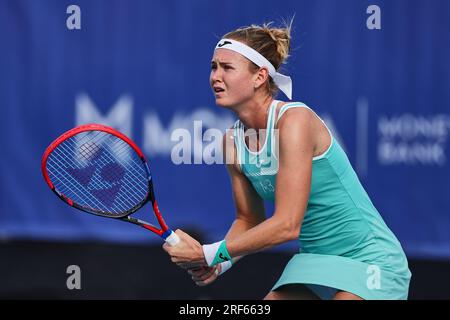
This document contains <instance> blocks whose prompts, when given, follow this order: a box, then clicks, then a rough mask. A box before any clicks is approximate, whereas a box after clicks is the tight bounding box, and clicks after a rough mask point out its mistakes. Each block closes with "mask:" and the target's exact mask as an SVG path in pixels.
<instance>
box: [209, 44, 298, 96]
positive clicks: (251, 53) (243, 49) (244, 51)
mask: <svg viewBox="0 0 450 320" xmlns="http://www.w3.org/2000/svg"><path fill="white" fill-rule="evenodd" d="M216 49H227V50H232V51H235V52H237V53H240V54H241V55H243V56H244V57H246V58H247V59H249V60H250V61H251V62H253V63H254V64H256V65H257V66H258V67H260V68H262V67H266V68H267V69H268V70H269V75H270V76H271V77H272V79H273V81H274V82H275V84H276V85H277V86H278V88H279V89H280V90H281V91H283V93H284V94H285V95H286V96H287V97H288V98H289V100H292V80H291V77H289V76H285V75H283V74H281V73H278V72H277V71H276V70H275V67H274V66H273V65H272V64H271V63H270V61H269V60H267V59H266V58H264V56H263V55H262V54H260V53H259V52H258V51H256V50H255V49H253V48H250V47H249V46H247V45H245V44H243V43H242V42H239V41H236V40H233V39H221V40H220V41H219V42H218V43H217V45H216Z"/></svg>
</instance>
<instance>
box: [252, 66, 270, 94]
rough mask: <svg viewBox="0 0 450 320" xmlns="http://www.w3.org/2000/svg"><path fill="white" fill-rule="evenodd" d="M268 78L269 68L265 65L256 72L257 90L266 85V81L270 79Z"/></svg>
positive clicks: (255, 84)
mask: <svg viewBox="0 0 450 320" xmlns="http://www.w3.org/2000/svg"><path fill="white" fill-rule="evenodd" d="M268 78H269V70H267V68H265V67H263V68H259V70H258V71H257V72H256V73H255V77H254V79H255V80H254V87H255V90H256V89H258V88H259V87H261V86H262V85H264V83H265V82H266V81H267V80H268Z"/></svg>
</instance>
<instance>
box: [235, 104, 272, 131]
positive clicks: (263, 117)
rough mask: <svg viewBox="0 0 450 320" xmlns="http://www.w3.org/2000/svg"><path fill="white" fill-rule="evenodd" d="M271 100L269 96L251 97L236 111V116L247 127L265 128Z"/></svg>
mask: <svg viewBox="0 0 450 320" xmlns="http://www.w3.org/2000/svg"><path fill="white" fill-rule="evenodd" d="M272 101H273V97H271V96H265V97H261V98H259V99H258V98H255V99H252V100H251V101H249V102H247V103H246V104H245V105H243V106H241V108H239V110H238V111H236V113H237V116H238V118H239V120H241V122H242V123H243V124H244V126H245V127H246V128H247V129H250V128H251V129H255V130H259V129H266V126H267V119H268V116H269V108H270V105H271V104H272Z"/></svg>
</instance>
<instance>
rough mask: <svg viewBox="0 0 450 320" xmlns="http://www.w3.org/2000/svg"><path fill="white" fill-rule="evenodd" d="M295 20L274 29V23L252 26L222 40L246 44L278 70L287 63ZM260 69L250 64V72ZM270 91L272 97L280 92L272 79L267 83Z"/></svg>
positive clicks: (236, 31)
mask: <svg viewBox="0 0 450 320" xmlns="http://www.w3.org/2000/svg"><path fill="white" fill-rule="evenodd" d="M293 21H294V19H293V18H292V19H291V21H290V22H289V23H287V22H283V24H284V26H283V27H278V28H277V27H272V23H273V22H268V23H264V24H263V25H262V26H259V25H255V24H252V25H250V26H247V27H241V28H238V29H236V30H234V31H231V32H228V33H227V34H225V35H224V36H223V37H222V39H224V38H228V39H233V40H236V41H239V42H242V43H245V44H246V45H248V46H249V47H251V48H253V49H255V50H256V51H258V52H259V53H260V54H262V55H263V56H264V57H265V58H266V59H267V60H269V61H270V63H272V65H273V66H274V67H275V69H276V70H278V69H279V68H280V67H281V65H282V64H285V63H286V60H287V58H288V57H289V51H290V46H291V28H292V23H293ZM258 69H259V67H258V66H257V65H256V64H254V63H253V62H251V63H250V71H251V72H256V70H258ZM267 86H268V88H267V89H268V91H269V92H270V94H271V95H272V96H275V95H276V93H277V92H278V87H277V86H276V84H275V83H274V81H273V79H272V78H269V81H268V82H267Z"/></svg>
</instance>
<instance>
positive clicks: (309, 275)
mask: <svg viewBox="0 0 450 320" xmlns="http://www.w3.org/2000/svg"><path fill="white" fill-rule="evenodd" d="M397 261H402V259H400V260H397ZM390 269H391V268H390V266H389V265H386V266H383V265H380V264H370V263H365V262H360V261H357V260H354V259H351V258H347V257H342V256H333V255H325V254H311V253H299V254H296V255H294V257H293V258H292V259H291V260H290V261H289V263H288V264H287V266H286V268H285V269H284V271H283V274H282V275H281V277H280V279H279V280H278V281H277V283H276V284H275V286H274V287H273V288H272V291H275V290H277V289H279V288H280V287H281V286H283V285H287V284H304V285H305V286H306V287H308V288H309V289H310V290H311V291H313V292H314V293H315V294H316V295H317V296H318V297H319V298H321V299H331V298H333V296H334V295H335V294H336V292H337V291H346V292H350V293H353V294H355V295H357V296H359V297H361V298H363V299H366V300H369V299H370V300H374V299H376V300H405V299H407V298H408V290H409V281H410V278H411V272H410V271H409V269H408V267H407V261H406V260H403V266H401V267H400V266H398V265H397V266H396V268H395V270H396V271H395V272H393V271H392V270H390Z"/></svg>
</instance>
